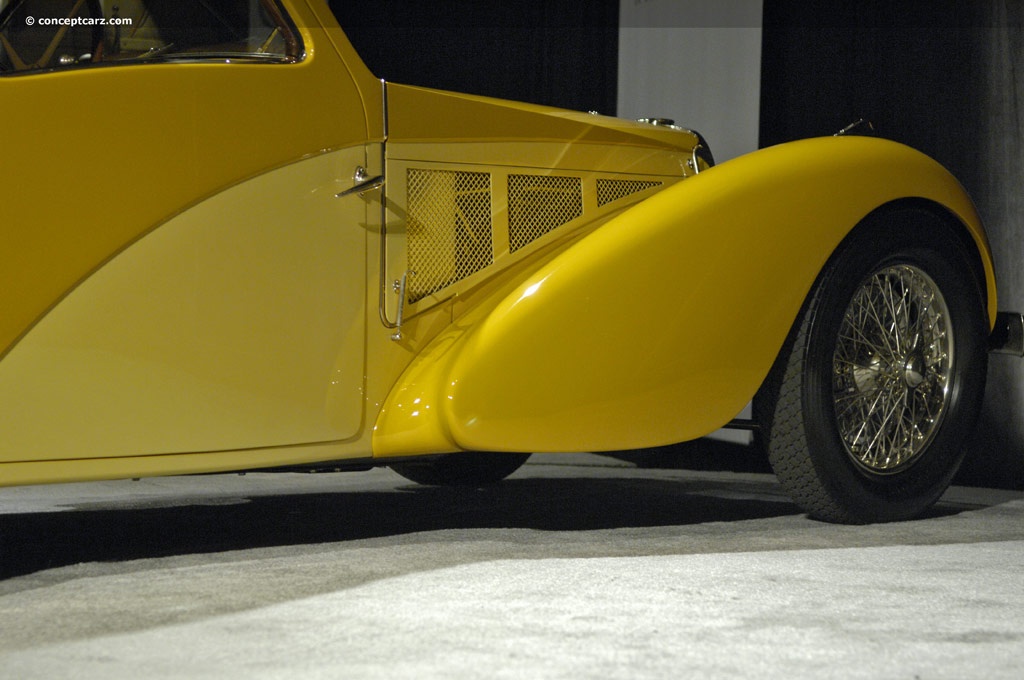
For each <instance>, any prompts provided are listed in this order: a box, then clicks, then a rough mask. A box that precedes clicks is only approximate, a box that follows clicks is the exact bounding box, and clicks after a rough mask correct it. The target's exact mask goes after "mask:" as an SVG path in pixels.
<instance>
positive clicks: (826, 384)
mask: <svg viewBox="0 0 1024 680" xmlns="http://www.w3.org/2000/svg"><path fill="white" fill-rule="evenodd" d="M974 258H975V255H974V250H973V246H968V245H967V244H965V243H964V241H963V240H961V239H960V238H959V237H958V235H957V232H955V231H954V230H953V229H952V228H951V227H950V226H948V225H947V224H946V223H945V221H944V220H942V219H939V218H938V217H936V216H934V215H932V214H931V213H929V212H926V211H924V210H918V209H912V208H905V209H900V210H898V211H892V212H888V213H885V214H878V215H873V216H871V217H869V218H868V219H866V220H865V222H864V223H862V224H861V225H860V226H859V227H858V228H857V229H856V230H855V231H854V232H853V233H852V234H851V236H850V237H848V238H847V239H846V241H844V243H843V244H842V245H841V246H840V248H839V249H838V250H837V251H836V254H835V255H833V257H832V258H831V260H830V261H829V263H828V264H827V265H826V267H825V269H824V271H823V272H822V274H821V276H820V277H819V279H818V281H817V283H816V285H815V288H814V289H813V290H812V291H811V296H810V298H809V300H808V302H807V303H806V304H805V306H804V309H803V311H802V312H801V315H800V317H799V318H798V319H797V321H796V324H795V325H794V328H793V331H792V332H791V333H790V337H789V339H788V340H787V342H786V345H785V346H784V347H783V349H782V352H781V353H780V355H779V359H778V360H777V361H776V363H775V366H774V367H773V369H772V371H771V374H770V375H769V377H768V380H767V381H766V382H765V385H764V386H763V387H762V389H761V392H760V393H759V395H758V398H757V399H756V400H755V406H756V407H757V411H758V413H757V417H758V418H759V419H760V420H761V426H762V431H763V438H764V443H765V446H766V448H767V451H768V458H769V460H770V462H771V465H772V468H773V469H774V471H775V474H776V475H777V477H778V478H779V481H780V482H781V484H782V486H783V488H785V489H786V490H787V492H788V493H789V494H790V495H791V496H792V497H793V499H794V500H795V501H796V502H797V503H798V504H799V505H800V506H801V507H803V508H804V509H805V510H806V511H807V512H808V513H809V514H810V515H811V516H812V517H815V518H818V519H821V520H825V521H830V522H841V523H847V524H863V523H871V522H885V521H896V520H904V519H910V518H913V517H916V516H918V515H920V514H921V513H922V512H923V511H924V510H926V509H927V508H929V507H930V506H931V505H932V504H933V503H934V502H935V501H937V500H938V498H939V497H940V496H941V495H942V493H943V492H944V491H945V490H946V488H947V487H948V486H949V484H950V482H951V481H952V479H953V476H954V475H955V474H956V471H957V469H958V468H959V466H960V463H961V461H962V459H963V455H964V440H965V438H966V437H967V435H968V434H969V433H970V432H971V430H972V428H973V426H974V422H975V420H976V419H977V416H978V411H979V409H980V406H981V398H982V393H983V391H984V387H985V377H986V366H987V357H988V355H987V347H986V338H987V324H986V315H985V304H984V294H983V293H982V292H981V291H982V289H981V287H980V285H981V284H980V282H979V275H978V273H977V267H976V266H975V263H974Z"/></svg>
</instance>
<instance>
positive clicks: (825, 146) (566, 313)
mask: <svg viewBox="0 0 1024 680" xmlns="http://www.w3.org/2000/svg"><path fill="white" fill-rule="evenodd" d="M906 197H917V198H924V199H929V200H931V201H934V202H936V203H938V204H941V205H944V206H946V207H947V208H948V209H949V210H950V211H952V212H953V213H954V214H956V215H957V216H958V217H959V218H960V220H961V221H962V222H963V223H964V224H965V225H966V226H967V228H968V229H969V230H970V231H971V233H972V235H973V236H974V238H975V239H976V241H977V243H978V245H979V248H980V250H981V252H982V255H983V260H984V265H985V269H986V272H987V274H988V276H989V281H990V287H989V304H990V311H992V312H994V309H995V291H994V288H992V286H991V280H992V279H991V273H992V263H991V259H990V257H989V255H988V251H987V246H986V245H985V243H984V235H983V232H982V230H981V226H980V222H979V220H978V217H977V214H976V213H975V211H974V207H973V205H972V203H971V202H970V199H969V198H967V196H966V195H965V194H964V193H963V190H962V189H961V188H960V186H959V185H958V183H957V182H956V180H955V179H953V178H952V177H951V176H950V175H949V174H948V173H947V172H946V171H945V170H943V169H942V168H941V167H940V166H938V165H937V164H936V163H934V161H931V160H930V159H928V158H926V157H924V156H923V155H921V154H919V153H917V152H914V151H912V150H910V149H908V148H906V147H902V146H899V145H896V144H893V143H891V142H885V141H882V140H876V139H867V138H826V139H816V140H807V141H803V142H796V143H792V144H788V145H783V146H780V147H776V148H772V149H766V150H763V151H759V152H756V153H754V154H750V155H748V156H745V157H742V158H739V159H735V160H733V161H730V162H728V163H725V164H723V165H721V166H719V167H717V168H714V169H712V170H709V171H707V172H705V173H702V174H700V175H698V176H696V177H693V178H690V179H688V180H686V181H683V182H680V183H679V184H676V185H675V186H673V187H671V188H669V189H666V190H665V191H663V192H661V193H660V194H657V195H656V196H654V197H652V198H650V199H648V200H647V201H644V202H643V203H641V204H639V205H637V206H636V207H634V208H632V209H630V210H629V211H627V212H626V213H624V214H622V215H620V216H619V217H617V218H616V219H614V220H612V221H611V222H609V223H608V224H606V225H604V226H603V227H601V228H600V229H598V230H597V231H595V232H594V233H593V234H590V235H589V236H587V237H586V238H584V239H582V240H580V241H579V242H577V243H575V244H574V245H572V246H571V247H570V248H568V249H566V250H565V251H564V252H563V253H561V254H560V255H559V256H558V257H556V258H555V259H553V260H552V261H551V262H549V263H547V264H545V265H544V266H542V267H540V268H539V269H537V270H536V271H535V272H533V273H532V274H531V275H529V276H527V277H525V278H524V280H523V281H522V283H521V284H520V285H518V286H516V287H514V289H512V290H511V291H509V290H503V291H500V292H498V293H497V294H495V295H494V296H493V298H492V303H491V305H489V306H481V307H480V308H478V309H477V310H475V312H472V313H470V314H468V315H467V316H466V317H465V318H464V319H461V320H460V321H457V322H456V323H455V324H454V325H453V327H452V328H451V329H450V330H449V331H448V332H447V333H445V334H444V335H442V336H441V337H440V338H439V339H438V340H437V341H435V342H434V343H433V345H432V346H431V347H428V348H427V349H426V350H425V351H424V352H423V354H422V355H421V356H420V357H418V358H417V359H416V360H415V361H414V362H413V364H412V365H411V366H410V368H409V370H408V372H407V373H406V375H405V376H403V378H402V380H401V381H400V382H399V384H398V386H397V387H396V389H395V391H394V392H393V393H392V395H391V397H390V398H389V400H388V401H387V403H386V404H385V406H384V409H383V412H382V415H381V418H380V420H379V421H378V424H377V428H376V432H375V438H374V445H375V452H376V453H377V454H378V455H395V454H401V453H403V452H405V451H410V452H416V451H425V450H430V449H435V450H437V449H449V450H456V449H470V450H472V449H482V450H522V451H531V450H572V451H590V450H614V449H620V448H631V447H640V446H653V445H659V444H667V443H670V442H675V441H682V440H685V439H690V438H694V437H698V436H702V435H704V434H707V433H708V432H710V431H712V430H714V429H716V428H718V427H719V426H721V425H722V424H724V423H725V422H726V421H728V420H729V419H731V418H732V417H733V416H734V415H735V414H736V413H737V412H738V411H739V410H740V409H741V408H742V407H743V405H744V404H746V403H747V402H748V401H749V400H750V398H751V397H752V396H753V393H754V392H755V391H756V389H757V387H758V385H759V384H760V383H761V381H762V380H763V378H764V376H765V375H766V373H767V371H768V368H769V367H770V365H771V363H772V361H773V360H774V358H775V356H776V354H777V352H778V350H779V348H780V346H781V345H782V342H783V339H784V338H785V336H786V333H787V332H788V331H789V328H790V327H791V325H792V323H793V321H794V319H795V318H796V315H797V312H798V310H799V308H800V306H801V304H802V302H803V300H804V299H805V297H806V295H807V293H808V291H809V290H810V287H811V285H812V283H813V281H814V279H815V277H816V276H817V275H818V273H819V271H820V270H821V268H822V266H823V265H824V263H825V261H826V259H827V258H828V257H829V255H830V254H831V253H832V251H833V250H834V248H835V247H836V246H837V245H838V244H839V242H840V241H841V240H842V239H843V238H844V237H845V236H846V235H847V233H848V232H849V231H850V230H851V229H852V228H853V227H854V225H856V224H857V223H858V222H859V221H860V220H861V219H862V218H863V217H865V216H866V215H867V214H868V213H870V212H871V211H872V210H874V209H876V208H877V207H879V206H881V205H884V204H886V203H888V202H890V201H894V200H898V199H901V198H906Z"/></svg>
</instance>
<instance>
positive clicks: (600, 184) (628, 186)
mask: <svg viewBox="0 0 1024 680" xmlns="http://www.w3.org/2000/svg"><path fill="white" fill-rule="evenodd" d="M658 186H661V182H645V181H640V180H629V179H599V180H597V205H598V207H600V206H603V205H608V204H609V203H613V202H614V201H617V200H619V199H620V198H625V197H626V196H629V195H630V194H635V193H638V192H640V191H644V190H645V189H650V188H651V187H658Z"/></svg>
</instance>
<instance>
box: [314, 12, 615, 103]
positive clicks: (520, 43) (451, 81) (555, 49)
mask: <svg viewBox="0 0 1024 680" xmlns="http://www.w3.org/2000/svg"><path fill="white" fill-rule="evenodd" d="M330 6H331V10H332V11H333V12H334V15H335V17H337V19H338V23H340V24H341V26H342V28H343V29H344V30H345V33H346V35H347V36H348V38H349V40H350V41H351V42H352V44H353V46H354V47H355V48H356V50H357V51H358V52H359V54H360V56H362V57H363V60H364V61H365V62H366V64H367V66H369V67H370V70H371V71H373V72H374V74H375V75H376V76H378V77H380V78H385V79H387V80H390V81H393V82H397V83H404V84H407V85H423V86H426V87H434V88H440V89H444V90H453V91H456V92H467V93H471V94H481V95H487V96H492V97H501V98H504V99H514V100H518V101H526V102H532V103H535V104H547V105H549V106H559V107H562V108H567V109H573V110H577V111H600V112H601V113H606V114H609V115H614V113H615V102H616V78H617V68H618V31H619V2H618V0H588V1H587V2H585V3H581V2H579V1H578V0H491V1H489V2H479V0H445V1H443V2H429V1H427V2H424V1H423V0H373V1H371V2H352V1H351V0H342V1H334V2H331V3H330Z"/></svg>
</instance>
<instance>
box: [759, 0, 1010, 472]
mask: <svg viewBox="0 0 1024 680" xmlns="http://www.w3.org/2000/svg"><path fill="white" fill-rule="evenodd" d="M1022 20H1024V3H1021V2H1019V0H970V1H969V2H968V1H964V0H888V1H887V2H872V1H870V0H865V1H862V2H859V3H848V2H845V0H817V1H815V2H807V1H806V0H765V2H764V32H763V41H762V49H763V53H762V81H761V87H762V90H761V129H760V136H761V146H769V145H772V144H777V143H780V142H785V141H789V140H793V139H798V138H802V137H811V136H817V135H825V134H831V133H833V132H834V131H836V130H838V129H840V128H842V127H843V126H845V125H846V124H848V123H850V122H852V121H854V120H856V119H858V118H866V119H869V120H871V121H873V122H874V124H875V126H876V128H877V129H878V133H879V135H880V136H882V137H886V138H889V139H893V140H896V141H899V142H903V143H905V144H908V145H910V146H912V147H914V148H917V149H919V150H921V151H923V152H925V153H927V154H928V155H930V156H932V157H933V158H935V159H936V160H938V161H939V162H941V163H942V164H943V165H945V166H946V167H947V168H949V169H950V170H951V171H952V172H953V174H955V175H956V176H957V177H958V178H959V179H960V181H961V182H962V183H963V184H964V186H965V187H966V188H967V190H968V191H969V192H970V193H971V195H972V196H973V197H974V199H975V201H976V203H977V204H978V209H979V212H980V213H981V216H982V218H983V219H984V220H985V222H986V226H987V227H988V229H989V236H990V239H991V241H992V248H993V251H994V254H995V259H996V274H997V276H998V278H999V287H1000V303H999V306H1000V308H1001V309H1007V310H1015V311H1022V310H1024V276H1022V272H1024V226H1022V225H1024V189H1022V187H1024V171H1022V163H1024V155H1022V151H1024V108H1022V107H1024V102H1022V101H1021V100H1020V98H1021V97H1022V95H1024V31H1022V28H1021V27H1022ZM968 456H969V457H968V460H967V461H966V463H965V466H964V470H963V472H962V473H961V475H960V478H959V481H960V482H961V483H975V484H988V485H997V486H1004V487H1010V488H1024V361H1022V360H1020V359H1015V358H1011V357H1006V356H992V357H990V367H989V387H988V392H987V395H986V401H985V405H984V409H983V414H982V418H981V422H980V424H979V427H978V430H977V431H976V433H975V434H974V436H973V438H972V442H971V445H970V452H969V454H968Z"/></svg>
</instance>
